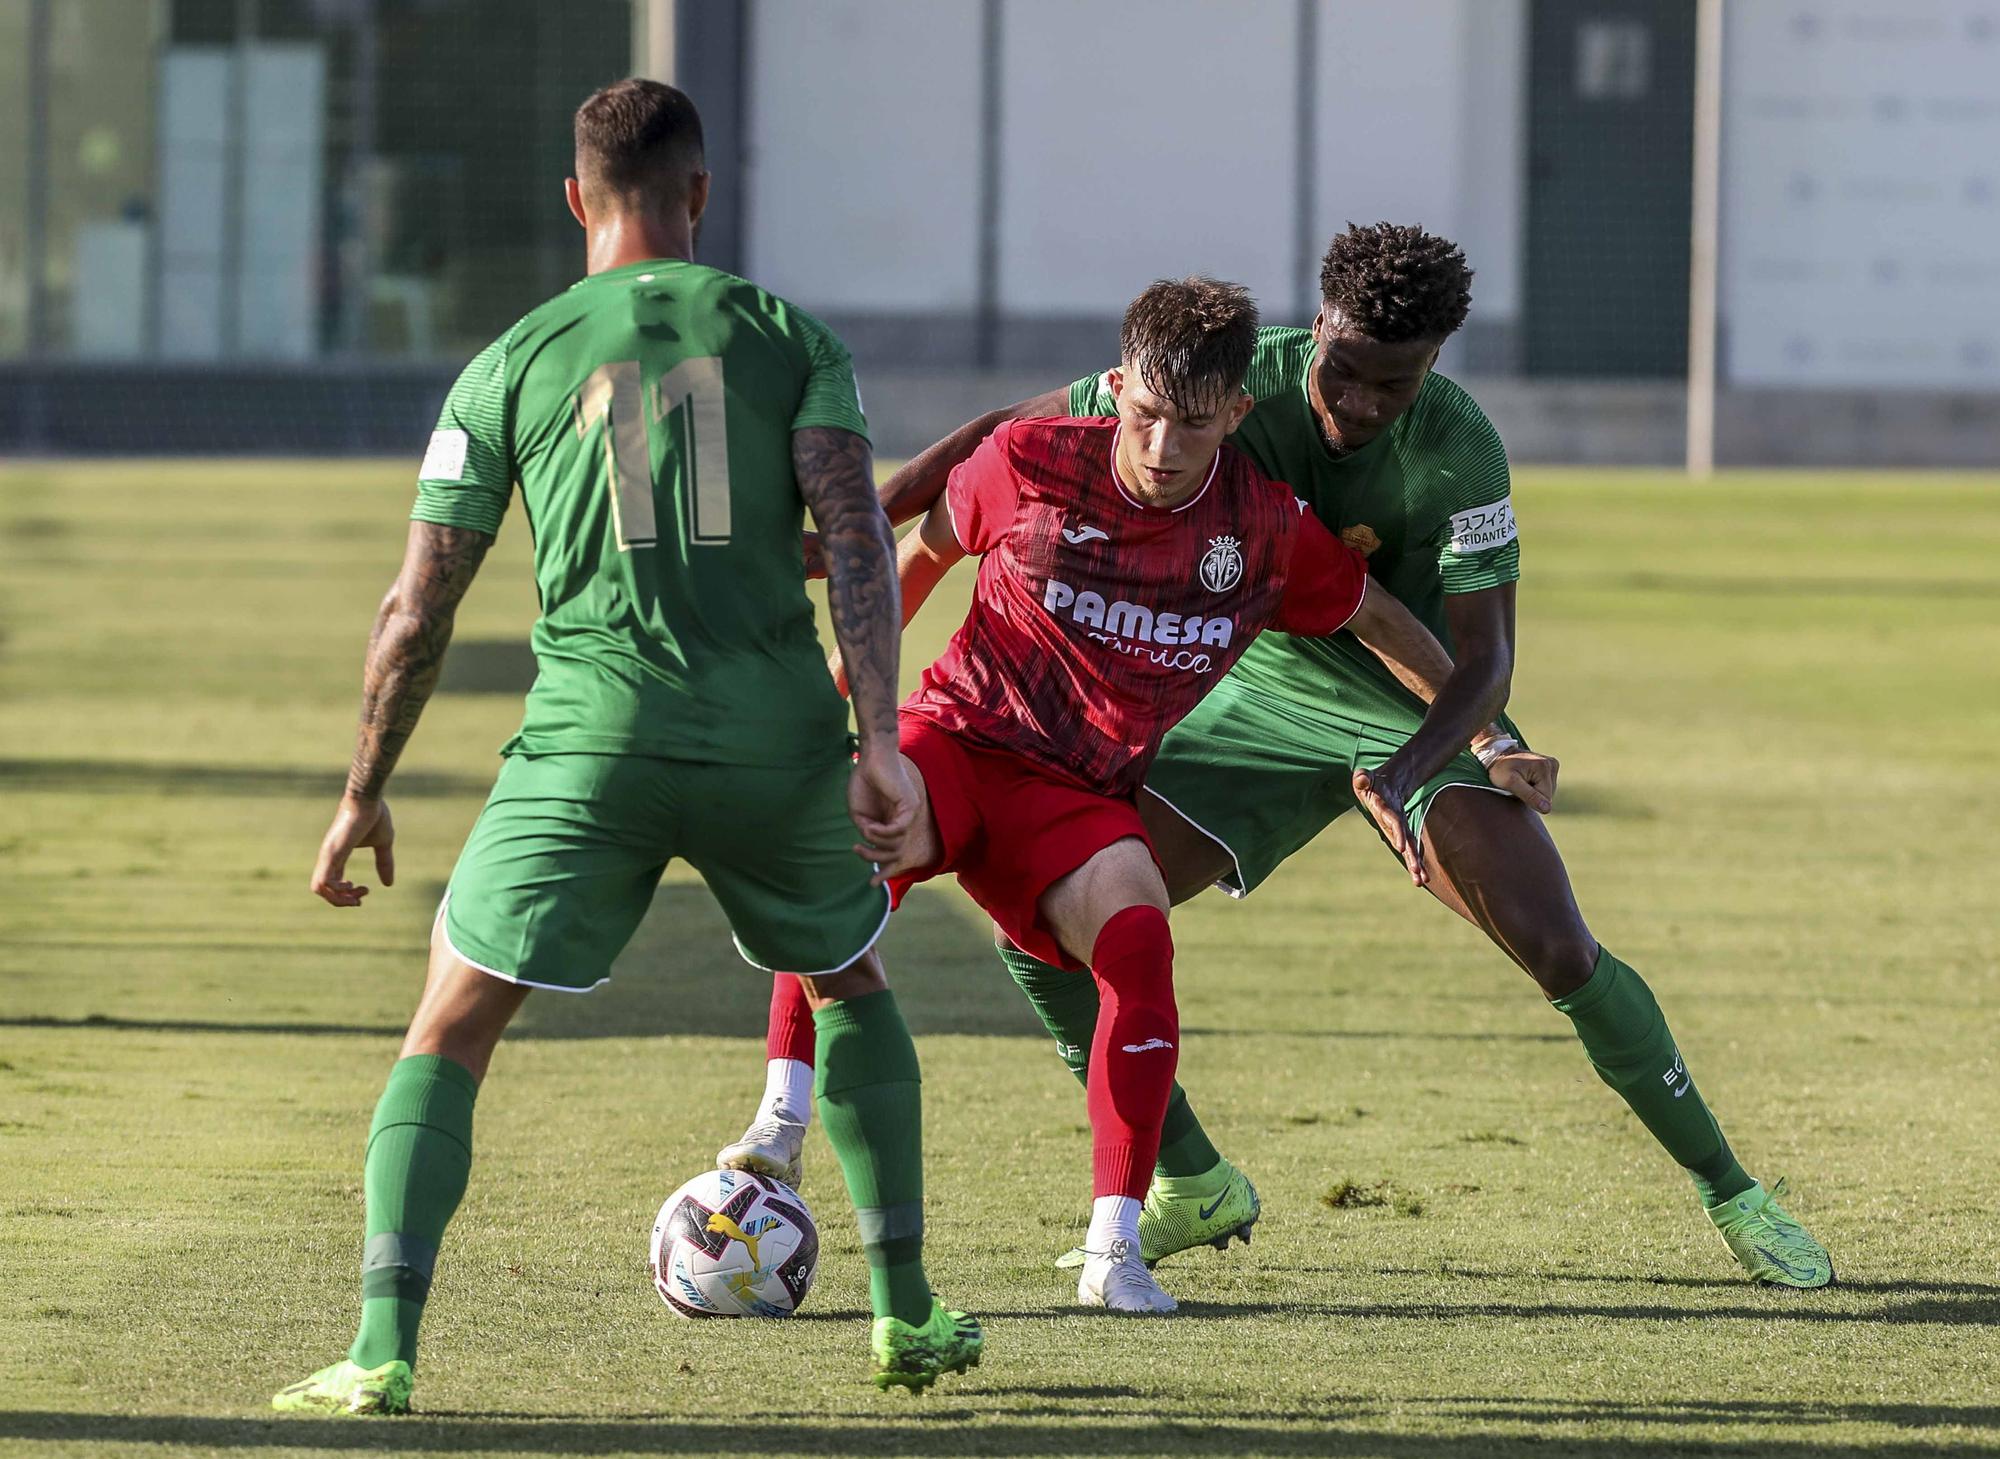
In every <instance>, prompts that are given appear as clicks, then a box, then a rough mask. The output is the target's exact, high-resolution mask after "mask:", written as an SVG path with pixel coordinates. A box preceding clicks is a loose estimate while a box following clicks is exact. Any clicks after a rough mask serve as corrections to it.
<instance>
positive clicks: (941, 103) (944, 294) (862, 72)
mask: <svg viewBox="0 0 2000 1459" xmlns="http://www.w3.org/2000/svg"><path fill="white" fill-rule="evenodd" d="M750 16H751V34H750V66H751V74H750V78H749V89H750V98H749V108H748V110H749V118H748V121H749V128H748V136H749V150H750V156H749V159H748V160H749V179H748V186H749V191H748V194H747V197H746V209H747V217H746V219H745V222H746V228H745V261H744V270H745V272H746V273H747V274H748V275H749V276H750V277H751V278H754V279H755V280H756V281H757V282H758V283H760V284H762V285H763V286H764V287H766V288H768V289H771V290H772V291H774V292H776V293H779V294H783V295H786V296H787V297H792V298H796V299H798V300H799V302H800V303H802V304H805V305H807V306H808V307H812V308H820V309H838V310H848V311H879V312H884V313H923V312H926V311H938V312H958V313H963V312H966V311H968V310H970V309H971V308H972V306H973V303H974V301H975V299H976V297H977V279H978V255H979V247H978V196H979V191H978V189H979V6H978V5H977V4H976V3H973V0H758V3H757V4H755V5H753V6H751V7H750Z"/></svg>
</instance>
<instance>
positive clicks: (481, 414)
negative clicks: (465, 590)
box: [410, 335, 514, 536]
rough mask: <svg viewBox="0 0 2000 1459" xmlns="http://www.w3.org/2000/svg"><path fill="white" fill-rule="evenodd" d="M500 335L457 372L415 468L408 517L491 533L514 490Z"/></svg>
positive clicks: (504, 344)
mask: <svg viewBox="0 0 2000 1459" xmlns="http://www.w3.org/2000/svg"><path fill="white" fill-rule="evenodd" d="M508 339H509V335H502V336H501V337H500V338H499V339H496V340H495V341H493V343H492V344H490V345H488V346H487V347H486V348H485V349H483V350H481V351H480V352H479V353H478V354H477V355H475V356H473V360H472V363H471V364H469V365H467V366H466V367H465V369H464V370H463V371H462V372H460V374H459V377H458V380H457V383H455V384H454V385H453V386H452V387H451V393H450V394H449V395H447V396H446V397H445V400H444V410H443V412H442V413H440V414H439V416H438V423H437V429H436V430H434V431H432V432H431V443H430V448H429V449H428V450H426V451H425V452H424V461H423V465H421V466H419V467H418V468H417V504H416V506H414V507H413V508H411V510H410V518H411V520H412V521H417V522H435V523H437V524H438V525H439V526H441V527H466V528H470V529H471V530H472V531H475V532H485V533H487V534H488V535H491V536H497V535H498V534H499V531H500V519H501V518H502V517H504V516H506V515H507V498H508V497H509V496H510V495H512V493H513V490H514V448H513V444H512V441H511V431H510V428H511V426H512V420H511V417H512V414H513V411H512V406H511V404H510V402H509V400H508V398H507V342H508Z"/></svg>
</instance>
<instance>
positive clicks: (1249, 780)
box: [1146, 678, 1505, 897]
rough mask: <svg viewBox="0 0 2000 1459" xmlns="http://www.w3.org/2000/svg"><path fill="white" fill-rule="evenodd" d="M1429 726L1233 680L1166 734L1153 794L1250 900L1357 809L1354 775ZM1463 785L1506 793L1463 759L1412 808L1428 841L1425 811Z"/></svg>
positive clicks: (1233, 889)
mask: <svg viewBox="0 0 2000 1459" xmlns="http://www.w3.org/2000/svg"><path fill="white" fill-rule="evenodd" d="M1420 722H1421V721H1420V720H1418V719H1417V718H1415V717H1412V718H1411V720H1410V721H1409V722H1408V723H1407V724H1399V725H1384V724H1375V723H1369V722H1366V721H1362V720H1356V719H1347V718H1343V717H1341V716H1339V715H1336V714H1331V713H1328V712H1326V711H1323V710H1316V709H1312V708H1309V707H1306V706H1302V705H1300V704H1298V703H1297V702H1287V701H1285V700H1281V699H1278V698H1275V697H1273V696H1271V695H1267V694H1262V693H1259V692H1258V691H1257V690H1255V689H1250V688H1246V687H1244V686H1243V685H1242V684H1241V683H1239V682H1238V681H1237V680H1235V679H1233V678H1226V679H1224V680H1223V681H1222V683H1221V684H1219V685H1218V686H1217V687H1216V689H1215V690H1214V692H1213V693H1211V694H1210V695H1209V696H1208V697H1207V698H1205V699H1203V700H1202V701H1201V703H1199V704H1197V705H1196V706H1195V709H1194V713H1192V714H1190V715H1189V716H1188V717H1187V718H1186V719H1184V720H1182V721H1181V722H1180V723H1179V724H1177V725H1175V726H1174V728H1173V730H1172V732H1171V733H1169V734H1168V735H1167V738H1166V741H1165V743H1164V744H1163V745H1162V746H1161V748H1160V755H1159V758H1158V759H1157V760H1155V761H1154V762H1153V767H1152V769H1151V770H1149V771H1148V772H1147V773H1146V789H1147V790H1149V791H1151V792H1152V793H1153V794H1154V795H1156V796H1158V797H1159V798H1160V799H1161V800H1162V801H1164V802H1166V804H1167V805H1168V806H1169V807H1170V808H1171V809H1173V810H1174V811H1175V812H1177V813H1178V814H1179V815H1180V817H1181V819H1182V820H1185V821H1186V822H1188V824H1190V825H1191V826H1193V827H1194V828H1195V829H1196V830H1198V831H1200V832H1202V833H1203V834H1204V835H1206V836H1207V837H1208V838H1209V839H1210V840H1212V841H1214V842H1215V843H1217V844H1218V845H1219V846H1221V847H1222V848H1223V849H1224V850H1225V851H1227V852H1228V853H1229V855H1230V858H1231V859H1232V860H1233V861H1234V862H1235V863H1236V870H1235V872H1234V873H1233V874H1231V875H1230V876H1228V877H1225V878H1224V879H1223V880H1222V881H1221V882H1219V883H1218V885H1219V886H1221V887H1222V889H1223V890H1224V891H1226V892H1228V893H1229V894H1230V895H1231V896H1234V897H1242V896H1247V895H1249V894H1250V893H1251V892H1253V891H1255V890H1256V888H1257V885H1258V883H1260V882H1262V881H1263V880H1264V878H1265V877H1267V876H1269V875H1270V874H1271V873H1272V872H1274V871H1276V870H1277V869H1278V863H1279V862H1281V861H1283V860H1284V859H1285V858H1286V857H1287V856H1290V855H1291V854H1292V853H1293V852H1294V851H1297V850H1298V849H1299V848H1300V847H1301V846H1304V845H1305V844H1306V842H1308V841H1310V840H1312V838H1313V837H1315V836H1317V835H1318V834H1319V833H1320V832H1321V831H1323V830H1325V829H1326V828H1327V826H1328V825H1330V824H1331V823H1332V821H1333V819H1334V818H1335V817H1336V816H1338V815H1340V814H1341V812H1343V811H1347V810H1352V809H1354V804H1355V802H1354V789H1353V783H1352V777H1353V774H1354V771H1355V769H1356V768H1357V767H1360V766H1372V765H1379V764H1381V763H1382V762H1383V761H1384V760H1386V759H1388V758H1389V757H1390V756H1391V755H1393V754H1394V753H1395V752H1396V751H1397V750H1398V749H1400V748H1402V746H1403V743H1404V742H1405V741H1406V740H1408V739H1409V737H1410V736H1411V735H1412V734H1414V733H1415V732H1416V729H1417V725H1418V724H1419V723H1420ZM1454 785H1464V786H1470V787H1472V788H1475V789H1478V790H1484V791H1487V792H1489V793H1491V794H1494V795H1502V794H1505V792H1504V791H1498V790H1495V789H1494V787H1493V782H1492V781H1491V780H1489V779H1488V778H1487V775H1486V767H1485V766H1483V765H1481V764H1480V763H1479V761H1478V760H1477V759H1476V758H1474V756H1473V754H1472V752H1471V751H1469V750H1467V751H1464V752H1462V753H1461V754H1459V755H1458V756H1457V757H1456V758H1454V759H1453V760H1452V761H1451V763H1450V764H1448V765H1446V766H1445V767H1444V769H1442V770H1440V771H1439V772H1438V773H1437V774H1436V775H1434V776H1432V777H1431V778H1430V779H1429V780H1428V781H1426V782H1425V783H1424V784H1423V785H1422V786H1420V787H1418V789H1417V791H1416V793H1415V794H1414V795H1412V796H1411V797H1410V799H1409V802H1408V803H1407V805H1406V806H1405V807H1404V809H1405V810H1406V811H1407V812H1408V813H1409V817H1410V829H1411V830H1413V831H1415V832H1416V833H1417V834H1419V835H1421V834H1423V829H1424V813H1425V812H1426V811H1428V810H1429V809H1430V804H1431V802H1432V801H1433V800H1435V799H1436V798H1437V796H1438V793H1439V792H1440V791H1443V790H1445V789H1447V788H1449V787H1451V786H1454ZM1371 824H1372V823H1371Z"/></svg>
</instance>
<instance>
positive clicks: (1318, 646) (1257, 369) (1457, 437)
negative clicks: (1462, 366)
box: [1069, 329, 1521, 723]
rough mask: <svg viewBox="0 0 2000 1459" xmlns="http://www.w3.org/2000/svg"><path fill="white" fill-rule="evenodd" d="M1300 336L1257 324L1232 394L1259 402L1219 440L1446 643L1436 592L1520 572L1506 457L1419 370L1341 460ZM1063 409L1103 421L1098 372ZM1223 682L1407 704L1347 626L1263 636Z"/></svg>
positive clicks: (1447, 387) (1366, 709) (1353, 704)
mask: <svg viewBox="0 0 2000 1459" xmlns="http://www.w3.org/2000/svg"><path fill="white" fill-rule="evenodd" d="M1313 354H1314V345H1313V337H1312V331H1311V330H1306V329H1260V330H1258V331H1257V349H1256V353H1255V354H1254V355H1252V356H1251V360H1250V372H1249V374H1248V375H1247V376H1246V377H1245V379H1244V381H1243V388H1244V389H1245V390H1246V391H1248V392H1249V393H1250V395H1251V396H1252V397H1253V398H1254V399H1255V400H1256V402H1257V404H1256V405H1255V406H1254V407H1253V408H1252V409H1251V411H1250V413H1249V415H1247V416H1246V417H1244V420H1243V424H1242V426H1241V427H1239V428H1238V430H1237V432H1236V434H1235V435H1234V436H1233V437H1231V438H1230V439H1231V444H1233V445H1235V446H1236V447H1238V448H1239V449H1240V450H1242V451H1243V452H1244V453H1245V454H1246V455H1248V456H1249V457H1250V459H1251V460H1252V461H1254V462H1256V463H1257V466H1258V468H1259V469H1260V470H1262V471H1263V472H1264V474H1265V475H1266V476H1269V477H1271V478H1272V479H1273V480H1276V481H1282V482H1285V483H1287V484H1288V485H1289V486H1290V487H1291V488H1292V490H1293V491H1294V492H1296V493H1297V494H1298V496H1299V498H1300V499H1301V500H1303V501H1304V502H1305V503H1306V504H1307V505H1308V506H1310V507H1311V508H1312V510H1313V511H1314V512H1315V513H1316V514H1317V515H1318V517H1319V519H1320V520H1321V521H1322V522H1324V523H1326V525H1327V526H1328V527H1330V528H1332V529H1333V531H1334V532H1336V533H1338V534H1339V536H1340V537H1341V539H1342V540H1343V541H1345V542H1347V543H1348V544H1350V545H1351V546H1353V547H1355V548H1357V549H1359V550H1360V551H1361V552H1362V553H1364V554H1365V555H1366V556H1367V558H1368V572H1369V575H1370V576H1371V577H1373V578H1374V579H1375V580H1376V581H1377V582H1379V583H1380V584H1381V585H1382V586H1383V587H1385V588H1387V589H1388V590H1389V591H1390V592H1392V593H1394V594H1395V595H1396V596H1397V597H1398V598H1400V599H1401V600H1402V602H1403V603H1404V605H1405V606H1406V607H1408V608H1409V610H1410V611H1411V612H1412V613H1413V614H1415V615H1416V616H1417V618H1419V619H1420V620H1421V621H1422V622H1423V623H1424V624H1425V626H1427V627H1428V628H1429V629H1430V630H1431V632H1433V633H1435V634H1436V635H1437V636H1438V638H1439V640H1440V641H1441V642H1443V643H1444V644H1445V646H1446V647H1447V648H1449V647H1450V645H1451V635H1450V632H1449V630H1448V628H1447V626H1446V624H1445V617H1444V599H1445V595H1446V594H1448V593H1473V592H1478V591H1479V590H1480V589H1482V588H1492V587H1498V586H1499V585H1500V584H1502V583H1511V582H1513V581H1514V580H1515V579H1516V578H1518V577H1519V576H1520V575H1521V571H1520V567H1521V548H1520V543H1519V541H1518V540H1517V538H1516V529H1515V525H1514V512H1513V507H1512V505H1511V503H1510V502H1509V500H1508V475H1507V452H1506V449H1505V448H1504V447H1503V446H1502V445H1501V444H1500V436H1499V433H1498V432H1496V431H1495V430H1494V429H1493V425H1492V422H1490V421H1488V420H1487V419H1486V415H1485V412H1483V411H1481V410H1480V408H1479V407H1478V406H1477V405H1476V404H1474V403H1473V399H1472V397H1471V396H1469V395H1467V394H1466V393H1465V391H1463V390H1462V389H1460V388H1459V387H1458V386H1457V385H1455V384H1454V383H1452V381H1450V380H1448V379H1446V378H1445V377H1444V376H1442V375H1440V374H1437V373H1436V372H1435V371H1433V372H1432V373H1431V375H1430V376H1429V378H1427V379H1426V380H1425V381H1424V385H1423V389H1422V390H1420V391H1419V392H1418V394H1417V398H1416V400H1415V402H1414V403H1413V404H1412V405H1411V406H1410V408H1409V409H1408V410H1406V411H1404V412H1403V413H1402V415H1400V416H1398V417H1397V418H1396V420H1395V422H1394V423H1393V424H1392V425H1391V426H1390V427H1389V429H1388V430H1386V431H1384V432H1382V433H1381V434H1380V435H1379V436H1377V437H1376V438H1375V439H1374V440H1372V441H1370V442H1369V443H1368V444H1367V445H1365V446H1363V447H1361V448H1360V449H1359V450H1358V451H1355V452H1353V453H1352V454H1350V455H1347V456H1342V457H1336V456H1334V455H1332V454H1331V453H1330V452H1328V450H1327V449H1326V443H1325V440H1324V439H1323V438H1322V436H1321V435H1320V429H1319V422H1318V420H1317V419H1316V417H1315V416H1314V414H1313V408H1312V400H1311V398H1310V396H1309V395H1308V394H1307V375H1308V374H1309V372H1310V371H1311V369H1312V362H1313ZM1069 407H1070V412H1071V413H1072V414H1074V415H1112V414H1115V413H1116V406H1115V405H1114V403H1113V401H1112V399H1111V389H1110V386H1109V384H1108V383H1107V382H1106V380H1105V378H1104V377H1103V376H1101V375H1092V376H1089V377H1087V378H1085V379H1082V380H1079V381H1077V382H1076V383H1075V384H1074V385H1072V386H1071V387H1070V392H1069ZM1231 677H1232V678H1235V679H1238V680H1241V681H1243V682H1244V683H1246V684H1250V685H1253V686H1255V687H1257V688H1261V689H1264V690H1265V691H1267V692H1270V693H1276V694H1279V695H1282V696H1284V697H1286V698H1294V697H1296V698H1303V699H1306V700H1309V701H1316V702H1320V703H1325V704H1328V705H1329V707H1337V708H1338V709H1339V710H1340V711H1341V712H1342V713H1343V714H1346V715H1349V716H1352V717H1355V718H1360V719H1365V720H1370V721H1376V722H1381V721H1383V720H1384V718H1385V716H1386V717H1387V722H1389V723H1400V722H1402V721H1404V720H1406V719H1407V718H1408V715H1409V706H1410V705H1411V704H1412V703H1413V702H1414V701H1413V700H1412V698H1411V696H1410V695H1409V693H1408V691H1407V690H1405V689H1404V688H1403V687H1402V686H1401V685H1400V684H1398V683H1397V682H1396V680H1395V678H1394V676H1392V675H1391V674H1390V673H1389V671H1388V670H1387V669H1385V668H1383V667H1382V664H1381V661H1380V660H1379V659H1377V658H1376V657H1375V656H1374V655H1373V654H1372V653H1370V652H1369V651H1368V650H1367V649H1365V648H1363V647H1362V646H1361V645H1360V644H1359V643H1357V642H1356V641H1355V639H1354V637H1353V635H1351V634H1347V633H1341V634H1337V635H1335V636H1334V637H1332V638H1322V639H1306V638H1291V637H1288V636H1287V635H1284V634H1278V633H1266V634H1263V635H1262V636H1261V637H1260V638H1259V639H1258V641H1257V642H1256V643H1254V644H1252V645H1251V646H1250V649H1249V651H1248V652H1246V653H1245V654H1244V656H1243V658H1242V659H1241V660H1240V661H1238V663H1237V665H1236V667H1235V668H1234V669H1233V670H1231Z"/></svg>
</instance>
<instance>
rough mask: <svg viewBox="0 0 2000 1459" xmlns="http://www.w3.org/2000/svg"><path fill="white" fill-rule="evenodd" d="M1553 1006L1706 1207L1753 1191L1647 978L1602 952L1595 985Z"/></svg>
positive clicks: (1602, 1076)
mask: <svg viewBox="0 0 2000 1459" xmlns="http://www.w3.org/2000/svg"><path fill="white" fill-rule="evenodd" d="M1555 1006H1556V1007H1557V1008H1558V1009H1560V1010H1561V1011H1562V1012H1564V1013H1566V1014H1568V1015H1569V1021H1570V1022H1571V1023H1573V1024H1575V1025H1576V1036H1577V1037H1578V1038H1580V1039H1582V1040H1583V1049H1584V1052H1585V1053H1587V1054H1589V1055H1590V1062H1591V1065H1592V1067H1594V1068H1595V1069H1596V1070H1597V1077H1598V1078H1600V1079H1602V1080H1603V1081H1604V1082H1605V1083H1606V1084H1609V1085H1610V1086H1611V1087H1612V1088H1613V1089H1615V1090H1617V1091H1618V1093H1619V1095H1620V1096H1621V1097H1622V1098H1623V1099H1624V1101H1625V1102H1626V1103H1627V1104H1629V1105H1630V1106H1632V1113H1634V1114H1636V1115H1637V1116H1638V1117H1639V1119H1640V1121H1641V1122H1642V1123H1643V1124H1644V1125H1645V1126H1646V1128H1647V1129H1648V1130H1651V1131H1652V1132H1653V1138H1654V1139H1656V1140H1658V1141H1659V1142H1660V1144H1661V1145H1662V1146H1663V1147H1665V1149H1666V1152H1667V1153H1668V1154H1669V1155H1671V1156H1673V1157H1674V1159H1675V1160H1676V1161H1678V1162H1679V1163H1680V1165H1681V1166H1682V1168H1683V1169H1685V1170H1686V1171H1687V1173H1688V1174H1689V1175H1690V1176H1691V1177H1693V1179H1694V1184H1695V1189H1696V1190H1697V1191H1698V1192H1700V1194H1701V1202H1702V1204H1703V1205H1704V1206H1717V1205H1720V1204H1721V1203H1722V1202H1724V1201H1726V1200H1729V1199H1730V1198H1731V1197H1733V1196H1736V1195H1740V1194H1741V1193H1742V1192H1744V1191H1746V1190H1748V1189H1750V1187H1751V1186H1752V1185H1754V1184H1755V1182H1754V1181H1752V1180H1751V1178H1750V1177H1749V1176H1748V1175H1747V1174H1745V1173H1744V1170H1743V1167H1742V1166H1741V1165H1738V1164H1737V1163H1736V1157H1735V1156H1734V1155H1733V1154H1731V1153H1730V1150H1729V1142H1728V1141H1727V1140H1725V1139H1723V1138H1722V1127H1721V1126H1719V1125H1718V1124H1716V1122H1715V1116H1714V1115H1713V1114H1711V1113H1710V1112H1709V1108H1708V1105H1707V1104H1706V1103H1704V1102H1703V1100H1702V1097H1701V1091H1700V1090H1698V1089H1696V1088H1695V1087H1694V1080H1693V1079H1692V1078H1691V1077H1690V1076H1689V1074H1688V1072H1687V1066H1686V1065H1684V1064H1683V1063H1682V1062H1681V1054H1680V1050H1679V1049H1678V1048H1676V1047H1675V1046H1674V1036H1673V1033H1672V1032H1671V1031H1670V1030H1669V1029H1668V1028H1667V1020H1666V1017H1665V1015H1663V1014H1662V1013H1661V1012H1660V1005H1659V1004H1658V1003H1656V1002H1654V1001H1653V990H1652V989H1650V988H1648V987H1647V986H1646V980H1645V979H1644V978H1642V977H1640V976H1639V975H1638V974H1637V973H1636V972H1634V971H1633V970H1632V969H1631V968H1629V967H1627V966H1626V965H1625V964H1624V963H1622V962H1620V961H1618V959H1617V958H1615V957H1613V956H1612V955H1611V954H1610V953H1609V952H1606V951H1605V950H1604V949H1603V948H1602V947H1600V948H1599V949H1598V950H1597V966H1596V968H1595V969H1594V970H1593V971H1592V972H1591V975H1590V981H1589V982H1587V983H1585V984H1584V985H1583V986H1582V987H1581V988H1579V989H1577V990H1576V991H1575V992H1574V993H1571V994H1570V995H1569V996H1568V997H1566V998H1558V999H1556V1000H1555Z"/></svg>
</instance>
